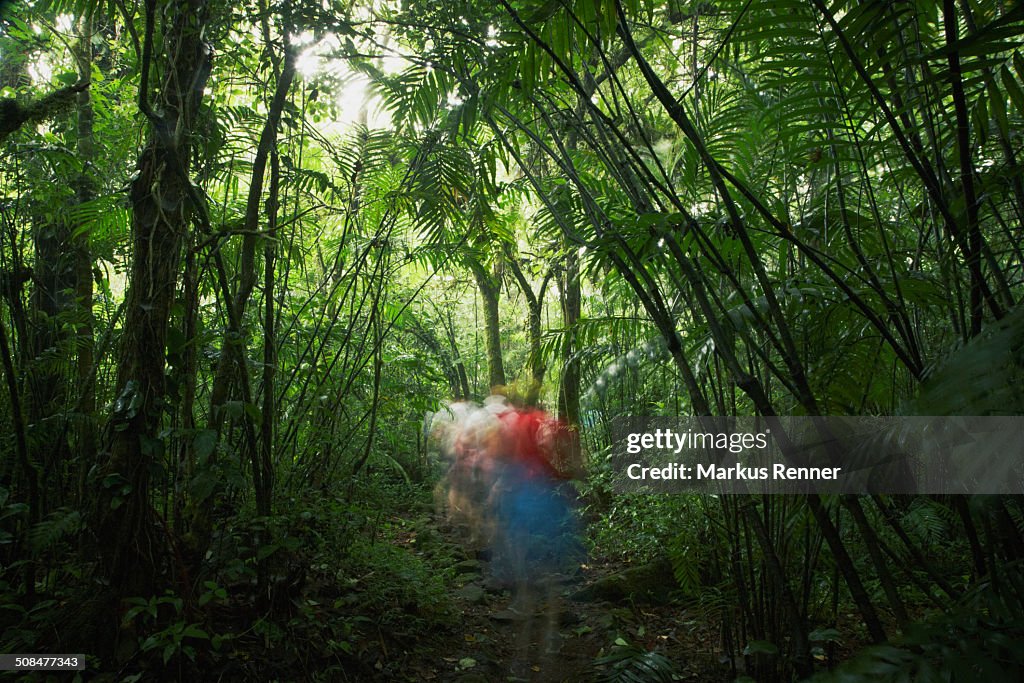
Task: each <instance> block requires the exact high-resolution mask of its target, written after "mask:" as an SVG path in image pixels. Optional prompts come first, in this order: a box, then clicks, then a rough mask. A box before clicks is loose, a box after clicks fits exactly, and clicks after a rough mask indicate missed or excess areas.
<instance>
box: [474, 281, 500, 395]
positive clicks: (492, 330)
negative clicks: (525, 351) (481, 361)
mask: <svg viewBox="0 0 1024 683" xmlns="http://www.w3.org/2000/svg"><path fill="white" fill-rule="evenodd" d="M470 269H471V270H472V271H473V276H474V277H475V278H476V284H477V287H478V288H479V289H480V298H481V299H483V302H484V344H485V346H486V348H487V372H488V383H489V386H490V388H491V389H494V388H495V387H501V386H505V383H506V381H505V365H504V363H503V361H502V355H501V319H500V317H499V314H498V297H499V295H500V294H501V279H500V278H499V277H497V276H496V275H493V274H491V273H489V272H487V270H486V269H485V268H484V267H483V266H482V265H481V264H479V263H477V262H475V261H472V262H471V263H470Z"/></svg>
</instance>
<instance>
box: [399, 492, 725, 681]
mask: <svg viewBox="0 0 1024 683" xmlns="http://www.w3.org/2000/svg"><path fill="white" fill-rule="evenodd" d="M424 512H425V511H424ZM392 521H393V523H394V526H393V529H395V531H396V533H395V534H394V536H393V537H392V538H391V539H390V542H391V543H392V544H393V545H395V546H397V547H399V548H402V549H403V550H405V552H408V553H411V554H413V555H414V556H416V557H418V558H421V559H422V560H423V561H424V562H426V563H427V564H428V565H432V564H434V563H436V562H437V561H438V560H439V559H441V560H442V562H445V561H446V562H445V563H451V562H454V564H453V565H452V566H448V567H445V566H435V567H432V569H434V570H436V571H441V572H447V573H448V575H449V579H448V581H447V582H446V585H447V587H448V590H447V597H448V599H449V600H450V608H451V609H452V610H453V611H454V620H453V622H452V623H450V624H437V625H436V626H437V628H436V629H431V630H430V632H429V633H425V634H424V638H423V640H421V641H419V642H417V643H416V646H415V647H414V648H413V649H412V650H411V651H410V652H409V655H408V659H407V660H406V664H405V666H403V667H402V669H403V671H402V676H404V678H405V679H407V680H421V681H438V682H440V683H484V682H486V681H538V682H541V683H562V682H568V681H592V680H601V679H602V678H603V677H604V676H606V675H607V674H609V673H610V671H611V667H612V666H613V664H611V663H604V664H602V663H601V662H602V660H607V659H609V655H611V658H614V653H619V654H625V653H626V652H627V651H632V652H640V651H647V652H658V653H660V654H662V655H664V657H665V658H666V659H667V660H669V661H670V662H671V664H672V668H671V671H673V672H674V673H673V678H674V680H700V681H709V680H710V681H714V680H731V677H730V676H729V672H728V669H727V668H726V667H725V666H724V665H722V664H720V663H719V661H718V656H717V654H716V650H717V649H718V648H717V644H718V628H717V625H714V624H710V623H708V622H707V620H705V619H702V618H697V617H695V616H693V615H690V614H689V613H688V612H687V610H686V609H684V608H683V607H681V606H680V605H678V604H672V603H671V602H670V601H669V600H667V595H668V593H670V592H671V591H672V589H673V585H674V584H673V582H672V579H671V575H670V573H668V572H667V571H665V570H666V569H667V568H666V567H662V566H659V565H651V566H650V567H629V566H628V565H626V564H624V563H622V562H620V561H619V562H617V561H611V560H605V561H602V560H599V559H595V560H591V561H589V562H586V563H584V564H583V565H582V566H581V567H580V569H579V571H578V572H576V573H575V574H574V575H563V576H559V577H557V580H556V586H557V589H556V592H557V597H556V598H555V611H556V612H557V614H558V618H557V622H558V627H557V630H558V636H557V637H556V638H555V639H554V645H552V646H550V647H545V646H544V645H543V644H542V643H540V642H538V641H539V640H540V639H541V638H540V634H539V632H540V631H541V630H542V628H541V627H540V625H539V624H540V622H541V621H543V618H544V614H545V612H544V610H545V608H547V609H550V608H551V606H550V604H542V605H539V606H538V609H537V611H536V619H535V620H534V621H533V622H532V625H533V626H534V627H535V628H534V632H533V633H532V635H533V636H534V637H533V638H531V639H530V646H529V649H528V652H527V653H525V655H524V653H523V652H522V651H521V647H520V645H519V643H520V642H521V641H520V631H521V629H522V628H523V627H524V626H523V624H524V621H525V620H527V619H528V617H526V616H524V615H522V614H520V613H518V612H517V611H516V609H515V607H516V605H515V596H514V595H513V591H511V590H510V589H509V588H506V587H503V586H502V585H501V584H500V582H499V581H497V580H496V579H495V578H494V576H493V573H492V572H491V567H490V562H489V561H488V555H489V553H488V552H487V551H472V550H468V549H467V546H466V544H465V543H464V542H463V541H464V534H463V533H462V532H461V530H460V529H457V528H454V527H453V526H452V525H451V524H449V523H448V522H447V520H445V518H444V517H443V515H439V514H437V513H433V512H431V513H425V514H420V515H419V516H412V517H411V518H404V519H403V518H395V519H393V520H392ZM632 582H638V585H637V586H632V585H631V583H632ZM639 584H646V585H639ZM633 588H636V591H635V593H633V594H631V592H633V591H632V589H633ZM659 593H660V595H659ZM545 651H546V652H545ZM665 671H666V672H668V671H669V670H668V669H666V670H665ZM382 673H383V672H382ZM392 675H393V673H392ZM381 678H382V679H392V678H391V676H385V675H382V676H381Z"/></svg>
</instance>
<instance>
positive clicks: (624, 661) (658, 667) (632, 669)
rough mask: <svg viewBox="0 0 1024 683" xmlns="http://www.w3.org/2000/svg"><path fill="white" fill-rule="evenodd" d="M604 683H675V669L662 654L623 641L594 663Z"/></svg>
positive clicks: (620, 640) (617, 642) (619, 640)
mask: <svg viewBox="0 0 1024 683" xmlns="http://www.w3.org/2000/svg"><path fill="white" fill-rule="evenodd" d="M594 666H595V667H597V668H598V669H599V671H600V674H599V676H598V680H600V681H601V682H602V683H669V682H670V681H674V680H676V669H675V667H674V666H673V664H672V662H671V661H670V660H669V659H668V658H667V657H665V656H664V655H663V654H661V653H659V652H654V651H648V650H644V649H643V648H640V647H637V646H636V645H631V644H629V643H627V642H626V641H625V640H623V639H622V638H618V639H616V641H615V645H614V646H613V647H612V648H611V651H610V652H609V653H608V654H606V655H603V656H600V657H598V658H597V659H595V660H594Z"/></svg>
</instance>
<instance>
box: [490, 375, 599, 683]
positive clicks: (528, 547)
mask: <svg viewBox="0 0 1024 683" xmlns="http://www.w3.org/2000/svg"><path fill="white" fill-rule="evenodd" d="M507 399H508V400H507V403H506V405H508V408H507V409H506V410H503V411H501V412H500V413H499V414H498V419H499V420H500V421H501V425H502V430H501V447H500V449H499V450H498V452H497V453H496V456H497V457H496V458H495V459H494V463H495V476H494V483H493V486H492V490H491V494H490V496H489V498H488V506H487V507H488V508H489V509H490V510H491V513H492V514H493V517H494V537H493V561H492V568H493V570H494V572H495V573H496V574H497V575H498V576H500V577H502V578H504V579H506V580H507V581H508V582H509V583H510V584H511V586H512V591H513V599H512V603H511V604H510V605H509V608H508V609H509V611H510V612H511V613H512V614H513V616H514V618H516V620H517V621H518V622H519V629H518V634H517V639H516V640H517V642H516V653H517V659H516V661H515V662H514V663H513V673H514V674H516V675H519V674H520V673H525V672H527V671H528V670H529V667H530V666H531V665H536V664H542V663H543V662H544V661H545V660H546V659H547V657H548V656H549V655H552V654H555V653H557V652H558V649H559V645H560V643H559V642H558V641H559V634H558V619H559V613H560V611H561V609H560V605H559V601H560V588H561V585H560V583H561V581H563V580H564V579H565V574H564V573H565V572H569V571H573V570H575V568H577V567H578V566H579V564H580V563H581V562H582V560H583V550H582V545H581V544H580V541H579V528H578V523H577V519H576V511H575V510H576V494H575V491H574V489H573V488H572V485H571V484H570V483H569V480H570V479H571V478H573V477H574V476H576V475H578V474H579V466H578V462H571V461H572V460H573V459H574V455H573V453H576V454H578V448H575V449H572V444H571V437H572V436H573V434H574V433H573V432H571V431H570V430H568V428H567V427H566V426H565V424H564V423H563V422H561V421H559V420H556V419H554V418H553V417H551V416H550V415H549V414H548V413H546V412H545V411H544V410H542V409H540V408H537V407H532V406H527V405H524V404H523V402H522V401H521V400H520V399H519V397H518V396H517V395H516V394H515V393H513V392H508V395H507ZM566 449H572V450H571V452H568V453H567V452H565V450H566ZM576 459H577V460H578V458H576Z"/></svg>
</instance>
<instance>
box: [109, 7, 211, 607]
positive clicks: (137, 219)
mask: <svg viewBox="0 0 1024 683" xmlns="http://www.w3.org/2000/svg"><path fill="white" fill-rule="evenodd" d="M149 10H150V11H149V12H147V17H146V23H147V27H146V34H147V35H146V45H145V47H144V58H143V65H142V71H143V73H142V83H143V85H142V86H141V87H140V92H139V106H140V108H141V109H142V110H143V111H144V113H146V114H147V117H148V118H149V120H150V130H149V137H148V140H147V142H146V146H145V148H144V149H143V151H142V153H141V154H140V156H139V161H138V173H137V175H136V178H135V180H134V181H133V182H132V185H131V193H130V199H131V205H132V220H131V243H132V254H133V259H132V267H131V271H130V276H129V287H128V294H127V300H126V306H125V322H124V331H123V332H122V337H121V351H120V358H119V361H118V369H117V384H116V387H117V388H116V391H115V396H116V398H115V400H114V404H113V408H112V412H111V415H110V424H109V433H110V435H111V436H110V443H109V448H110V456H109V459H108V461H107V463H106V465H105V466H104V467H103V468H102V471H101V473H100V480H99V481H98V482H97V484H98V486H99V491H98V495H97V511H96V517H97V519H96V535H97V538H98V540H99V543H98V547H99V548H100V553H101V559H102V564H103V570H104V573H105V574H106V576H107V578H108V579H109V580H110V582H111V585H112V586H113V587H114V589H115V590H116V591H117V592H118V594H120V595H122V596H123V595H147V594H150V593H151V592H152V590H153V589H154V588H155V586H156V585H157V581H158V576H159V575H160V574H161V573H162V572H164V571H165V567H164V565H163V563H162V562H161V559H162V557H163V555H164V549H165V546H166V544H165V539H163V538H161V536H160V533H162V532H160V533H158V532H157V531H156V529H155V527H154V524H153V521H154V520H153V510H152V507H151V506H150V501H149V479H150V472H151V471H152V469H153V466H154V465H155V464H156V463H157V462H159V459H160V457H161V454H162V451H163V448H164V443H163V441H162V440H161V439H160V437H159V430H160V425H161V422H162V419H163V412H164V408H165V385H164V365H165V352H166V345H167V325H168V320H169V318H170V309H171V305H172V304H173V303H174V296H175V292H176V290H177V286H178V274H179V272H180V260H181V248H182V244H183V243H184V242H185V236H186V231H187V226H188V224H189V222H190V220H191V218H192V214H193V211H194V210H196V209H198V208H199V206H197V205H196V204H197V201H201V200H197V198H196V197H197V193H196V192H195V190H194V189H193V187H192V185H191V181H190V180H189V178H188V164H189V160H190V159H191V156H192V142H193V134H194V132H195V131H194V126H195V120H196V116H197V113H198V110H199V104H200V101H201V100H202V95H203V89H204V88H205V87H206V81H207V79H208V77H209V74H210V56H211V51H210V47H209V46H208V45H207V44H206V43H205V42H204V41H203V37H202V36H203V31H204V28H205V25H206V20H207V15H208V11H207V5H206V1H205V0H167V1H166V2H163V3H160V4H159V5H158V6H157V7H153V6H150V8H149ZM157 16H160V17H162V18H163V21H164V26H163V31H162V34H163V40H162V48H163V58H162V59H160V60H159V66H160V72H162V73H163V82H162V83H161V84H160V89H159V95H158V96H157V97H156V99H157V100H158V104H157V106H151V104H150V102H149V101H148V97H149V93H148V92H147V87H146V84H147V83H148V69H149V59H150V58H151V56H152V49H153V46H152V40H153V33H154V30H153V29H154V27H153V23H154V22H155V20H156V17H157ZM156 112H159V113H156Z"/></svg>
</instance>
